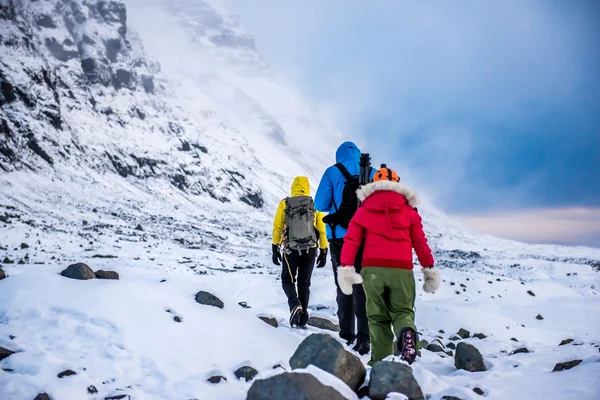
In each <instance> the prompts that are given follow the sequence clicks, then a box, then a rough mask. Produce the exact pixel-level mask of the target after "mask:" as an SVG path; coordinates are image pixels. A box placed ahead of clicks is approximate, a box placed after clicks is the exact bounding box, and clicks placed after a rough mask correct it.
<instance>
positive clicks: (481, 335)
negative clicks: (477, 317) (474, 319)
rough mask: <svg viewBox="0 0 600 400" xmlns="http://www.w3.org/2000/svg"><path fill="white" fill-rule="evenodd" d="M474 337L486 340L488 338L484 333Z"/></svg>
mask: <svg viewBox="0 0 600 400" xmlns="http://www.w3.org/2000/svg"><path fill="white" fill-rule="evenodd" d="M473 337H474V338H477V339H485V338H486V337H487V336H485V335H484V334H483V333H476V334H474V335H473Z"/></svg>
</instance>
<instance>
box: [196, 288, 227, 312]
mask: <svg viewBox="0 0 600 400" xmlns="http://www.w3.org/2000/svg"><path fill="white" fill-rule="evenodd" d="M196 303H199V304H203V305H205V306H213V307H218V308H223V307H224V306H225V304H223V302H222V301H221V299H219V298H218V297H217V296H215V295H213V294H210V293H208V292H205V291H202V290H201V291H199V292H198V293H196Z"/></svg>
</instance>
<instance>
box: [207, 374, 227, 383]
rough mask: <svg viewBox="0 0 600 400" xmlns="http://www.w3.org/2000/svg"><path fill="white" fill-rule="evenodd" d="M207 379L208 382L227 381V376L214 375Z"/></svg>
mask: <svg viewBox="0 0 600 400" xmlns="http://www.w3.org/2000/svg"><path fill="white" fill-rule="evenodd" d="M207 381H209V382H210V383H221V381H227V378H225V377H224V376H220V375H215V376H211V377H210V378H208V379H207Z"/></svg>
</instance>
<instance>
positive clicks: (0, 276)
mask: <svg viewBox="0 0 600 400" xmlns="http://www.w3.org/2000/svg"><path fill="white" fill-rule="evenodd" d="M5 278H6V272H4V270H3V269H2V268H0V281H1V280H2V279H5Z"/></svg>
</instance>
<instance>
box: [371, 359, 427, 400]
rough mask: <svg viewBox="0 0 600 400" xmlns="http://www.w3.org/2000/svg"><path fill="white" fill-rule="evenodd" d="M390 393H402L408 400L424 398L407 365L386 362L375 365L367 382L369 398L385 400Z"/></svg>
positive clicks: (421, 399)
mask: <svg viewBox="0 0 600 400" xmlns="http://www.w3.org/2000/svg"><path fill="white" fill-rule="evenodd" d="M390 393H402V394H403V395H405V396H406V397H408V399H409V400H423V399H424V398H425V397H424V396H423V391H422V390H421V387H420V386H419V383H418V382H417V380H416V379H415V377H414V376H413V373H412V369H411V368H410V367H409V366H408V365H405V364H400V363H395V362H388V361H380V362H378V363H375V365H373V369H372V370H371V380H370V381H369V398H371V399H372V400H385V399H386V398H387V396H388V395H389V394H390Z"/></svg>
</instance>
